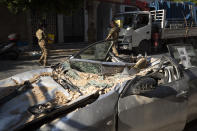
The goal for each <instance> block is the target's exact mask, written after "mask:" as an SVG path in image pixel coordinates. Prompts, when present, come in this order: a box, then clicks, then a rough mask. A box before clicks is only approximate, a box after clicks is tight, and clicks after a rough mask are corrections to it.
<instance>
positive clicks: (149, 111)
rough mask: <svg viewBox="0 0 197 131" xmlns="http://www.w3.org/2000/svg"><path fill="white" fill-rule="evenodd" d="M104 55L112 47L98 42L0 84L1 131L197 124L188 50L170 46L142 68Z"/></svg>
mask: <svg viewBox="0 0 197 131" xmlns="http://www.w3.org/2000/svg"><path fill="white" fill-rule="evenodd" d="M110 50H111V41H102V42H98V43H95V44H93V45H90V46H89V47H87V48H85V49H83V50H81V51H80V52H79V53H77V54H76V55H74V56H72V57H70V58H69V59H67V60H65V62H64V63H61V64H57V65H54V66H52V67H51V68H46V69H40V70H35V71H29V72H25V73H22V74H18V75H15V76H13V77H10V78H8V79H5V80H2V81H0V105H1V106H0V130H68V131H74V130H85V131H87V130H132V131H154V130H155V131H156V130H161V131H169V130H173V131H176V130H177V131H180V130H182V129H184V126H185V124H186V123H187V122H189V121H191V120H194V119H196V118H197V110H196V109H197V101H196V98H197V94H196V93H197V87H196V84H195V83H196V80H197V68H196V65H197V63H196V62H197V61H196V54H195V51H194V49H193V48H192V46H190V45H184V46H183V45H182V46H179V45H174V46H169V50H170V54H171V55H170V56H171V57H169V56H163V57H161V58H159V59H155V60H149V62H148V63H146V65H147V66H146V68H143V69H136V68H135V65H136V63H133V62H132V61H133V60H131V59H130V58H119V57H115V56H114V55H113V54H112V53H111V51H110ZM188 52H189V53H188ZM146 59H148V58H146ZM147 61H148V60H147ZM133 70H134V71H133ZM133 72H135V73H133Z"/></svg>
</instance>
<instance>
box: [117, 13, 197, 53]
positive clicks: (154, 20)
mask: <svg viewBox="0 0 197 131" xmlns="http://www.w3.org/2000/svg"><path fill="white" fill-rule="evenodd" d="M113 20H114V21H115V22H116V23H117V24H118V25H119V27H120V32H119V44H118V47H119V49H120V50H133V51H135V52H137V53H142V54H143V53H145V52H147V53H150V52H151V51H153V49H156V50H157V51H158V50H160V49H162V48H164V47H165V45H166V44H170V43H172V42H173V43H175V42H184V43H190V44H193V45H194V43H195V40H197V27H195V24H193V22H191V21H190V22H188V21H187V20H186V19H185V20H182V21H175V20H166V10H164V9H163V10H153V11H132V12H125V13H120V14H117V15H115V16H114V18H113ZM194 46H195V45H194Z"/></svg>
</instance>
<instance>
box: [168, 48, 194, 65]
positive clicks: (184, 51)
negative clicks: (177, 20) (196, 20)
mask: <svg viewBox="0 0 197 131" xmlns="http://www.w3.org/2000/svg"><path fill="white" fill-rule="evenodd" d="M168 48H169V50H170V54H171V56H172V57H174V58H175V59H176V60H177V61H178V63H179V64H182V65H183V66H184V67H185V68H190V67H192V66H197V51H196V50H194V48H193V46H192V45H176V44H175V45H169V46H168Z"/></svg>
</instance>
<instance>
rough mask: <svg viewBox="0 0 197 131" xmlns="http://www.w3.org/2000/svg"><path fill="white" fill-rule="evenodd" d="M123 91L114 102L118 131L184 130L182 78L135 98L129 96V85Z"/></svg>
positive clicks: (185, 87)
mask: <svg viewBox="0 0 197 131" xmlns="http://www.w3.org/2000/svg"><path fill="white" fill-rule="evenodd" d="M131 83H132V82H131ZM125 88H126V87H125ZM127 88H128V90H127V91H125V92H123V94H122V97H120V99H119V101H118V130H119V131H122V130H123V131H180V130H183V129H184V126H185V123H186V117H187V106H188V96H187V92H188V85H187V79H185V78H184V76H182V77H180V78H179V79H178V80H174V81H169V82H168V83H165V84H161V85H158V86H155V87H154V89H152V90H149V91H145V92H143V93H139V94H135V93H130V91H131V89H132V88H133V85H132V84H128V87H127Z"/></svg>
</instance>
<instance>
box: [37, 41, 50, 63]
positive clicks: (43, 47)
mask: <svg viewBox="0 0 197 131" xmlns="http://www.w3.org/2000/svg"><path fill="white" fill-rule="evenodd" d="M38 44H39V46H40V49H41V51H42V55H41V57H40V59H39V61H40V62H41V61H42V60H43V65H44V66H46V64H47V55H48V50H47V47H46V42H45V40H39V41H38Z"/></svg>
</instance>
